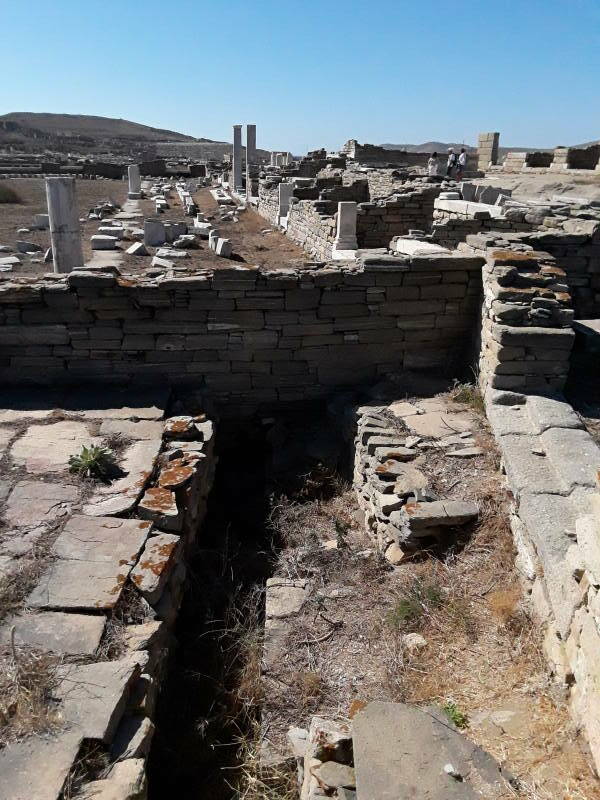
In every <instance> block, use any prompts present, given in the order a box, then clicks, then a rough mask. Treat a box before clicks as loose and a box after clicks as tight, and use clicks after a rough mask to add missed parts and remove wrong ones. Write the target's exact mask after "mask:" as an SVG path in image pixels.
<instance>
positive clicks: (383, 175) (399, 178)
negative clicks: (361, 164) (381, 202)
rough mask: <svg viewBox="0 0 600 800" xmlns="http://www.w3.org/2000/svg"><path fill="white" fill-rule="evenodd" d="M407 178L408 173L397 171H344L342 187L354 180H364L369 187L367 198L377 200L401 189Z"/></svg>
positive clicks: (383, 169)
mask: <svg viewBox="0 0 600 800" xmlns="http://www.w3.org/2000/svg"><path fill="white" fill-rule="evenodd" d="M407 177H408V172H407V171H403V170H399V169H385V168H382V169H370V170H366V171H365V170H351V169H347V170H344V172H343V173H342V179H343V182H344V185H347V184H350V183H352V182H354V181H356V180H360V179H363V180H364V179H365V178H366V180H367V184H368V187H369V197H370V199H371V200H377V199H379V198H381V197H389V196H390V195H391V194H393V193H394V192H397V191H398V190H400V189H401V187H402V184H403V183H404V181H405V180H406V179H407Z"/></svg>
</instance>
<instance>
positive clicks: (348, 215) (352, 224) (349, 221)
mask: <svg viewBox="0 0 600 800" xmlns="http://www.w3.org/2000/svg"><path fill="white" fill-rule="evenodd" d="M356 214H357V206H356V203H353V202H343V203H338V211H337V234H336V237H335V242H334V246H335V249H336V250H356V248H357V247H358V243H357V241H356Z"/></svg>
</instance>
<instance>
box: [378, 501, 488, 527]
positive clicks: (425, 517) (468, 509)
mask: <svg viewBox="0 0 600 800" xmlns="http://www.w3.org/2000/svg"><path fill="white" fill-rule="evenodd" d="M402 513H403V514H406V516H407V517H408V523H409V526H410V529H411V531H420V530H424V529H426V528H436V527H437V526H438V525H444V526H451V525H464V524H465V523H467V522H471V521H472V520H474V519H477V517H478V515H479V506H478V505H477V503H472V502H470V501H468V500H434V501H433V502H430V503H418V502H412V503H406V505H405V506H404V508H403V511H402ZM392 521H393V520H392Z"/></svg>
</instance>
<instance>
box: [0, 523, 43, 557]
mask: <svg viewBox="0 0 600 800" xmlns="http://www.w3.org/2000/svg"><path fill="white" fill-rule="evenodd" d="M46 530H47V527H46V526H45V525H38V526H37V527H36V528H32V529H30V530H29V529H27V530H25V531H23V530H20V529H18V528H17V529H13V530H10V531H7V532H6V533H3V534H2V542H1V543H0V551H1V552H2V553H3V554H5V555H11V556H25V555H27V553H30V552H31V550H33V548H34V547H35V546H36V544H37V543H38V541H39V538H40V536H42V534H43V533H45V532H46Z"/></svg>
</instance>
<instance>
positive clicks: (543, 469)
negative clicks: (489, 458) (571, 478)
mask: <svg viewBox="0 0 600 800" xmlns="http://www.w3.org/2000/svg"><path fill="white" fill-rule="evenodd" d="M498 441H499V444H500V448H501V450H502V455H503V460H504V468H505V470H506V475H507V477H508V480H509V483H510V487H511V489H512V490H513V492H514V493H515V494H516V495H517V496H518V495H519V494H520V493H521V492H524V491H527V492H528V493H529V494H544V493H550V494H566V493H567V491H568V485H567V484H566V482H565V481H563V480H562V479H561V476H560V475H559V474H557V472H556V470H555V469H554V468H553V465H552V464H551V462H550V459H549V458H548V457H547V456H545V455H540V454H539V452H534V451H541V452H543V451H544V448H543V445H542V442H541V439H540V437H539V436H534V435H527V434H523V435H518V434H508V435H506V436H500V437H499V438H498Z"/></svg>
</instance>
